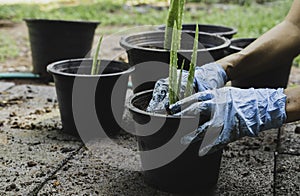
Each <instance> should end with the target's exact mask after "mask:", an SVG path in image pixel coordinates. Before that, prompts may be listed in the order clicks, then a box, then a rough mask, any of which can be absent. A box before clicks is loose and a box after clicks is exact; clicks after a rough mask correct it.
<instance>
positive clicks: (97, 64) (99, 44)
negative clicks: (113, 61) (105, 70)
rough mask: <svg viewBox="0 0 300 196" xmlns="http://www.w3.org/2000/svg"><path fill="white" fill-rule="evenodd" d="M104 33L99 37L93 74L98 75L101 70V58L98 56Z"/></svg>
mask: <svg viewBox="0 0 300 196" xmlns="http://www.w3.org/2000/svg"><path fill="white" fill-rule="evenodd" d="M102 39H103V35H102V36H101V37H100V38H99V40H98V43H97V48H96V51H95V54H94V57H93V64H92V70H91V75H97V74H98V73H99V70H100V64H101V62H100V60H99V61H98V56H99V52H100V46H101V43H102Z"/></svg>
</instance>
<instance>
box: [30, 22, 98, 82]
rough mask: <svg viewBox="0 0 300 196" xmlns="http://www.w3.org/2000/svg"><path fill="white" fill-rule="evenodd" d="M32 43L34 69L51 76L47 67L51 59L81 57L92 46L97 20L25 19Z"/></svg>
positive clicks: (35, 71)
mask: <svg viewBox="0 0 300 196" xmlns="http://www.w3.org/2000/svg"><path fill="white" fill-rule="evenodd" d="M25 22H26V24H27V27H28V32H29V40H30V46H31V56H32V64H33V72H34V73H36V74H39V75H40V76H41V78H42V79H45V80H53V79H52V77H51V75H50V74H49V73H47V71H46V67H47V65H49V64H50V63H52V62H55V61H59V60H64V59H72V58H83V57H85V56H86V55H87V54H88V53H89V52H90V50H91V47H92V43H93V38H94V32H95V29H96V27H97V25H98V24H99V22H89V21H66V20H47V19H25Z"/></svg>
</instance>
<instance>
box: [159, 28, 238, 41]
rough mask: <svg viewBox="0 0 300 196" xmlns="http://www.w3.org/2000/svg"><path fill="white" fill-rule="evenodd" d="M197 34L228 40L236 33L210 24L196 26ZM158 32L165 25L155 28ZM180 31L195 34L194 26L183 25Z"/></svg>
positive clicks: (233, 30) (231, 29)
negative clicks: (202, 33)
mask: <svg viewBox="0 0 300 196" xmlns="http://www.w3.org/2000/svg"><path fill="white" fill-rule="evenodd" d="M198 27H199V32H205V33H210V34H213V35H218V36H223V37H226V38H228V39H231V38H232V37H233V36H234V35H235V34H236V33H237V30H236V29H235V28H232V27H226V26H223V25H212V24H198ZM157 29H158V30H162V31H163V30H165V25H161V26H159V27H158V28H157ZM182 30H183V31H186V32H191V33H195V31H196V24H183V25H182Z"/></svg>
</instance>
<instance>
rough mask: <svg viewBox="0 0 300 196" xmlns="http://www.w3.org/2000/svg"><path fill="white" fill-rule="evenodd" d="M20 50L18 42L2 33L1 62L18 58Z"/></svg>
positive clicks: (0, 37)
mask: <svg viewBox="0 0 300 196" xmlns="http://www.w3.org/2000/svg"><path fill="white" fill-rule="evenodd" d="M18 54H19V49H18V47H17V43H16V41H15V40H14V39H13V38H12V37H11V36H10V35H9V34H6V33H0V62H3V61H4V60H6V59H8V58H14V57H17V56H18Z"/></svg>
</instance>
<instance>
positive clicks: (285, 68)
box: [228, 38, 292, 88]
mask: <svg viewBox="0 0 300 196" xmlns="http://www.w3.org/2000/svg"><path fill="white" fill-rule="evenodd" d="M253 41H255V38H238V39H233V40H231V45H230V48H229V50H228V53H229V54H232V53H236V52H239V51H241V50H242V49H244V48H245V47H247V46H248V45H249V44H251V43H252V42H253ZM262 58H263V57H262ZM291 66H292V62H282V66H281V68H280V69H276V70H272V71H269V72H266V73H262V74H259V75H257V76H253V77H249V78H243V79H238V80H233V81H232V82H231V84H232V86H234V87H239V88H251V87H253V88H286V87H287V84H288V79H289V75H290V71H291Z"/></svg>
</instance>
